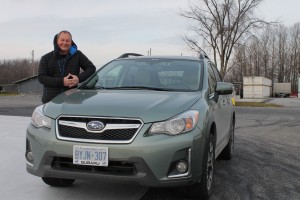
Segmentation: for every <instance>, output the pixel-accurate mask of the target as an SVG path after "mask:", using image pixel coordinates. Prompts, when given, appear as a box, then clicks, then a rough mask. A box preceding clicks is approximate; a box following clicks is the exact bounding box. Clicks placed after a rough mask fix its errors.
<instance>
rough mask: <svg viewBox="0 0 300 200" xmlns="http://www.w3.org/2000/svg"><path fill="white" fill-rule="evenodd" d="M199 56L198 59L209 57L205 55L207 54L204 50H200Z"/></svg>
mask: <svg viewBox="0 0 300 200" xmlns="http://www.w3.org/2000/svg"><path fill="white" fill-rule="evenodd" d="M199 58H200V59H204V58H208V59H209V57H208V56H207V54H206V52H205V51H204V50H201V51H200V53H199Z"/></svg>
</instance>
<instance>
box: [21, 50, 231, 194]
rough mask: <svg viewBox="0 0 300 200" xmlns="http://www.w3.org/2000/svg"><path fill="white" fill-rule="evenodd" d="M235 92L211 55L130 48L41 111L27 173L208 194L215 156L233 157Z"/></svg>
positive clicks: (31, 129)
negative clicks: (152, 52) (136, 51)
mask: <svg viewBox="0 0 300 200" xmlns="http://www.w3.org/2000/svg"><path fill="white" fill-rule="evenodd" d="M232 92H233V85H232V84H231V83H226V82H223V81H222V78H221V76H220V74H219V72H218V70H217V68H216V67H215V66H214V64H213V63H212V62H211V61H210V59H209V58H208V57H207V56H206V55H205V54H200V56H199V57H184V56H142V55H139V54H131V53H126V54H123V55H121V56H120V57H119V58H117V59H114V60H112V61H111V62H109V63H108V64H106V65H104V66H103V67H102V68H100V69H99V70H98V71H96V72H95V74H94V75H92V76H91V77H90V78H89V79H88V80H87V81H85V82H84V83H82V84H81V85H80V86H78V88H76V89H72V90H69V91H66V92H64V93H62V94H60V95H58V96H57V97H55V98H54V99H53V100H52V101H50V102H49V103H47V104H44V105H42V106H39V107H37V108H36V109H35V111H34V113H33V114H32V120H31V124H29V126H28V128H27V133H26V153H25V157H26V161H27V162H26V169H27V171H28V172H29V173H30V174H33V175H35V176H38V177H41V178H42V180H43V181H44V182H45V183H46V184H48V185H51V186H58V187H59V186H69V185H71V184H73V182H74V181H75V180H76V179H90V180H92V179H97V180H103V181H110V182H111V181H116V182H128V183H132V182H136V183H139V184H141V185H145V186H149V187H181V188H183V189H184V191H185V193H186V195H188V196H192V197H209V196H210V194H211V192H212V184H213V179H214V164H215V158H217V157H218V156H219V157H222V158H224V159H228V160H229V159H231V157H232V155H233V149H234V127H235V111H234V106H233V101H232Z"/></svg>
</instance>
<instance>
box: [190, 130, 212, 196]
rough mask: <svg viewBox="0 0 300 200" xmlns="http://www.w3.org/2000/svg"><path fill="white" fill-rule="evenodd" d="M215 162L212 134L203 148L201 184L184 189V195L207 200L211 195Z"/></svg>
mask: <svg viewBox="0 0 300 200" xmlns="http://www.w3.org/2000/svg"><path fill="white" fill-rule="evenodd" d="M214 162H215V140H214V136H213V135H212V134H210V135H209V138H208V141H207V143H206V146H205V151H204V155H203V162H202V177H201V182H199V183H196V184H194V185H191V186H186V187H185V188H184V191H185V195H186V196H188V197H191V198H197V199H198V198H201V199H207V198H209V196H210V195H211V193H212V184H213V178H214Z"/></svg>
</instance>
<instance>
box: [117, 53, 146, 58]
mask: <svg viewBox="0 0 300 200" xmlns="http://www.w3.org/2000/svg"><path fill="white" fill-rule="evenodd" d="M130 56H143V55H142V54H138V53H124V54H122V55H120V56H119V57H118V58H128V57H130Z"/></svg>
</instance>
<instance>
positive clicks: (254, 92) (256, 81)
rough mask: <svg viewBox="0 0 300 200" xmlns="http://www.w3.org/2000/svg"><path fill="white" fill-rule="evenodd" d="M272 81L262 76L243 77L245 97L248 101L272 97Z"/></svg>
mask: <svg viewBox="0 0 300 200" xmlns="http://www.w3.org/2000/svg"><path fill="white" fill-rule="evenodd" d="M271 87H272V81H271V80H270V79H267V78H265V77H260V76H246V77H243V92H244V94H243V97H244V98H248V99H251V98H252V99H256V98H266V97H270V96H271Z"/></svg>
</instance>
